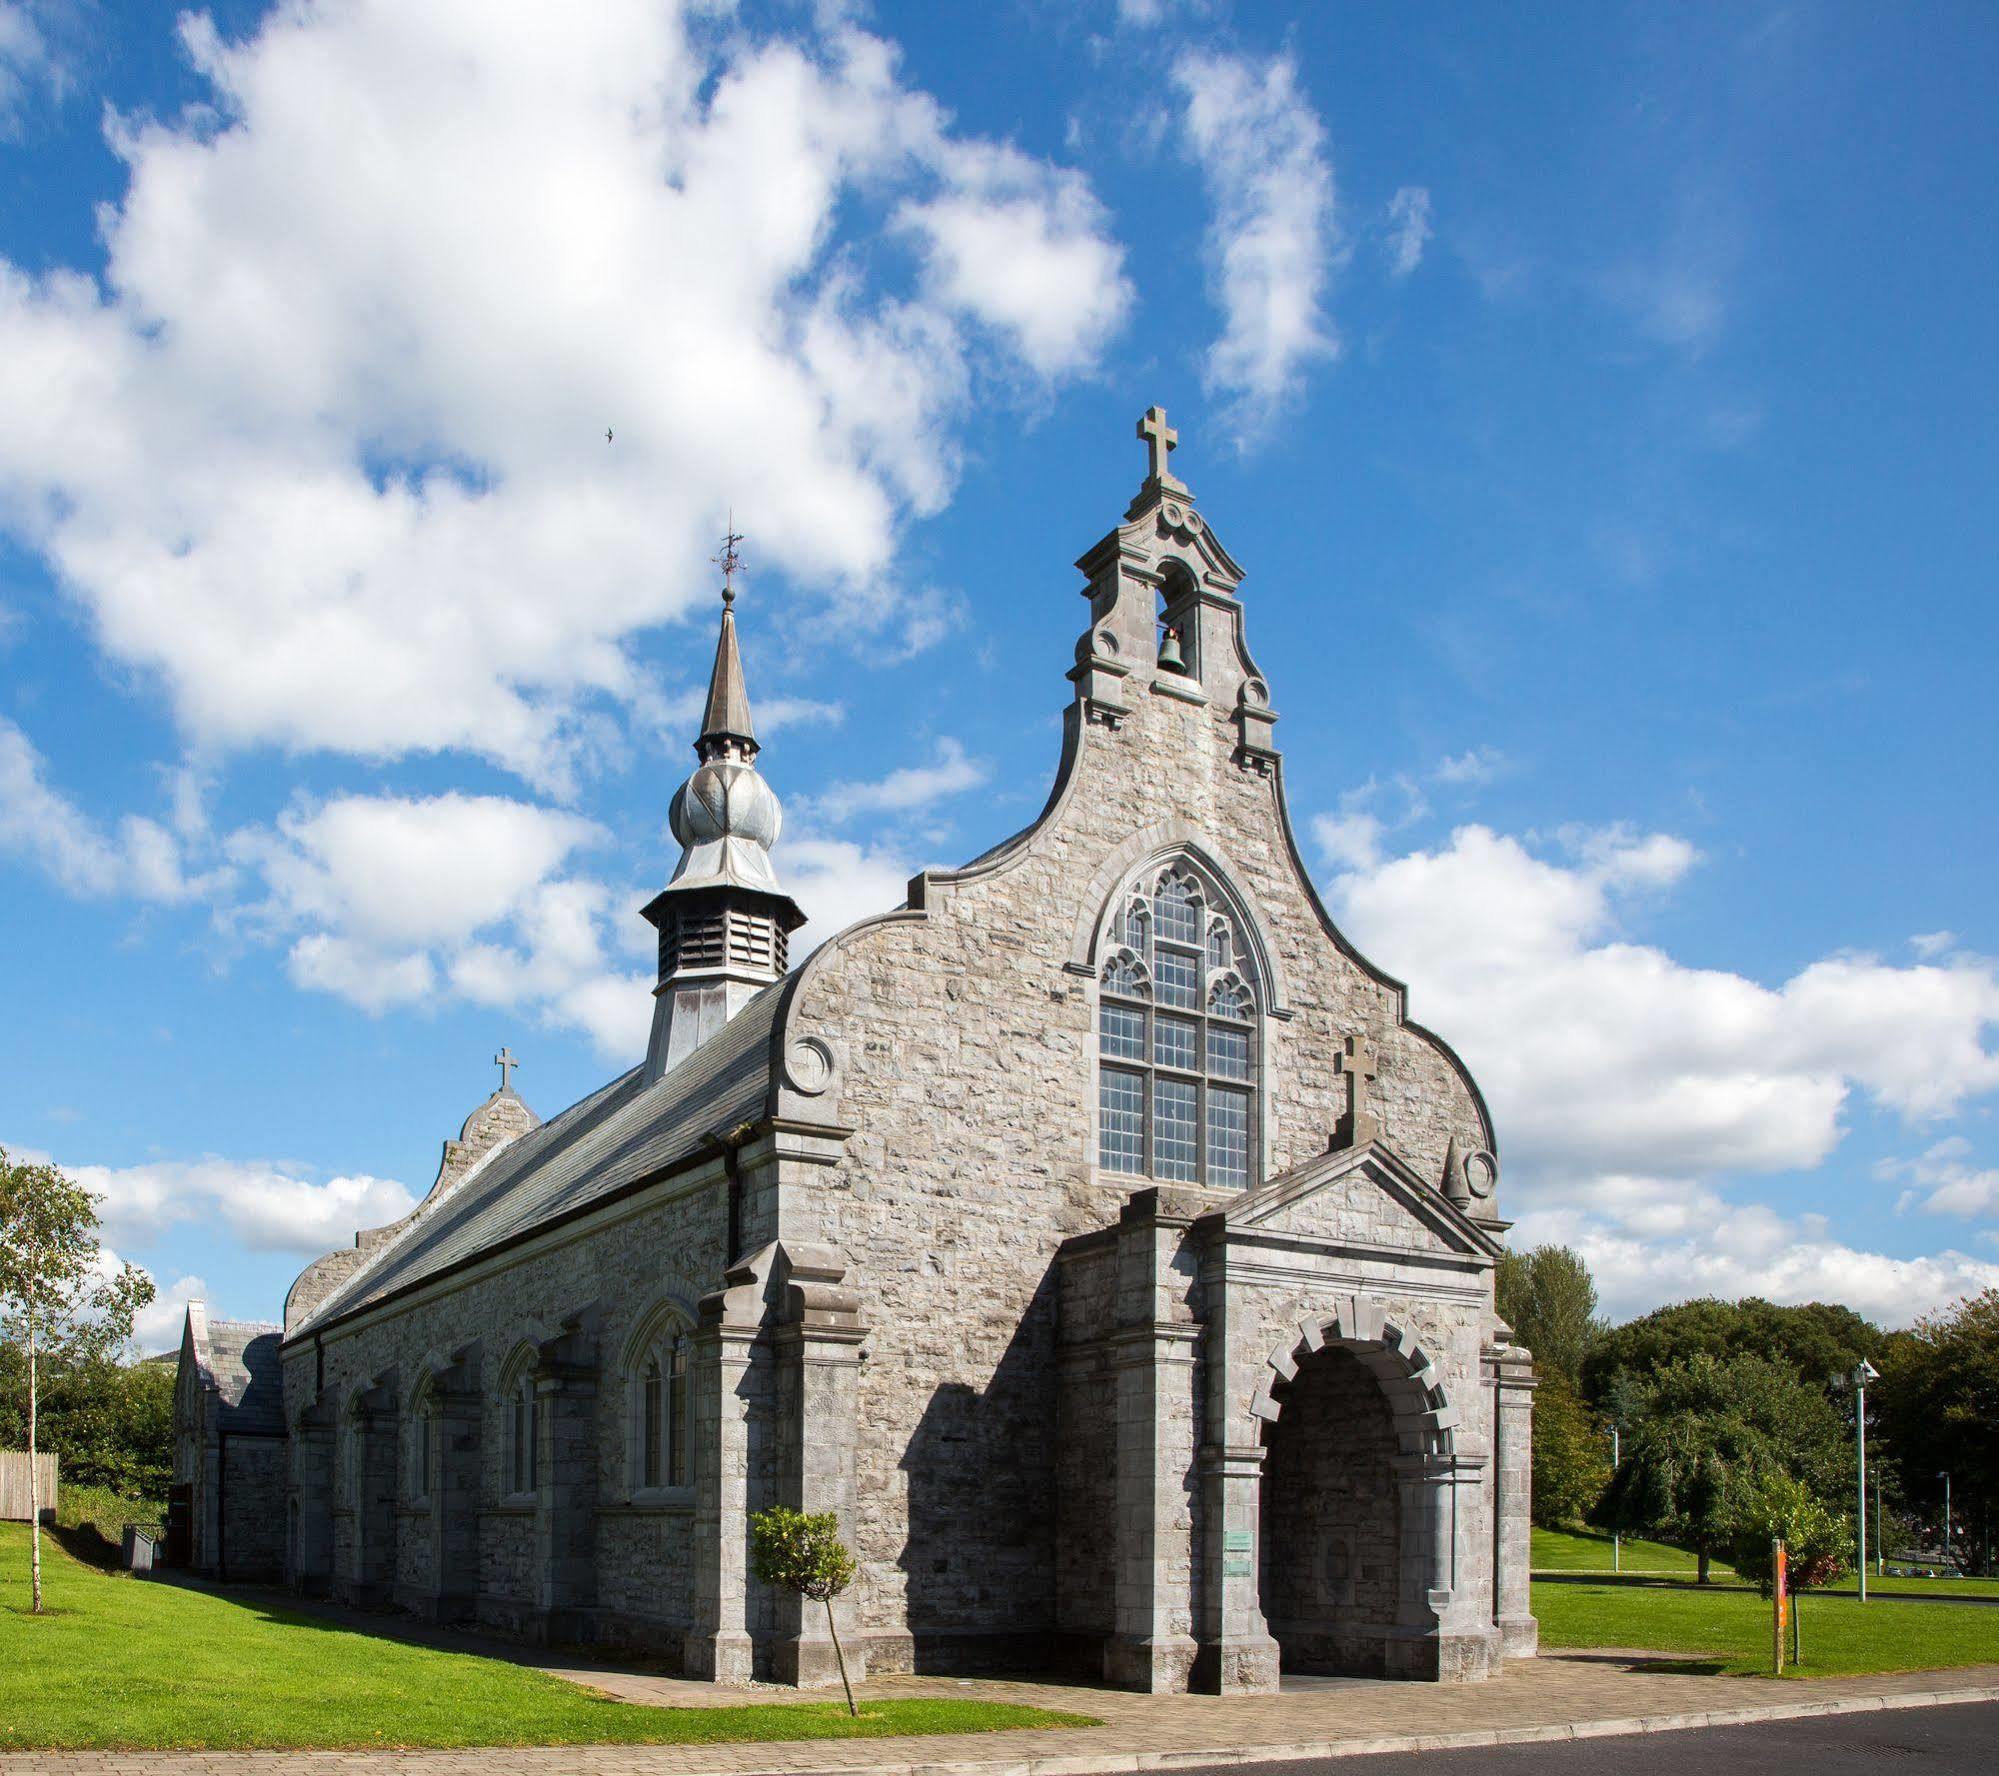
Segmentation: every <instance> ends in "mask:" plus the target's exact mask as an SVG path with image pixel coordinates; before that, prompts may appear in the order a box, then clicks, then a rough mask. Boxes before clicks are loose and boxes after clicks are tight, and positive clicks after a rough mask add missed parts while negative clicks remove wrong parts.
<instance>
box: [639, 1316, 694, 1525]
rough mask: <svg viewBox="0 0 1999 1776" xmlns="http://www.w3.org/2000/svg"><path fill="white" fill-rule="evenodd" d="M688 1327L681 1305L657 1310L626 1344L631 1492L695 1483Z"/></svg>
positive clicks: (654, 1490)
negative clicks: (690, 1436) (689, 1412)
mask: <svg viewBox="0 0 1999 1776" xmlns="http://www.w3.org/2000/svg"><path fill="white" fill-rule="evenodd" d="M689 1332H690V1327H689V1324H688V1321H687V1319H686V1316H685V1314H684V1313H683V1312H681V1311H680V1309H679V1308H678V1307H677V1306H664V1307H661V1308H657V1309H655V1310H654V1311H653V1312H652V1313H651V1314H649V1315H648V1316H647V1317H646V1318H645V1320H644V1321H643V1322H642V1323H641V1325H640V1327H639V1331H638V1333H637V1334H636V1336H635V1337H634V1338H633V1340H632V1342H631V1344H630V1346H629V1347H628V1348H627V1351H626V1356H625V1378H626V1394H627V1398H626V1414H625V1422H626V1427H627V1428H626V1436H625V1450H626V1476H625V1478H626V1483H627V1485H628V1486H629V1487H630V1488H631V1490H632V1491H633V1492H657V1491H661V1490H672V1489H676V1488H684V1487H687V1486H691V1485H692V1484H693V1479H694V1475H693V1467H692V1464H691V1462H690V1460H689V1456H690V1452H691V1446H690V1443H689V1439H688V1430H687V1372H688V1366H689V1361H690V1359H691V1357H692V1354H693V1353H692V1347H691V1345H690V1343H689Z"/></svg>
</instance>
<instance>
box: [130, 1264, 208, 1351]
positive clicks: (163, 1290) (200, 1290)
mask: <svg viewBox="0 0 1999 1776" xmlns="http://www.w3.org/2000/svg"><path fill="white" fill-rule="evenodd" d="M153 1286H154V1289H155V1291H156V1293H155V1294H154V1296H153V1299H152V1301H151V1302H150V1303H149V1304H148V1305H147V1306H145V1307H142V1308H141V1309H140V1310H139V1315H138V1318H137V1319H135V1320H134V1321H133V1322H132V1337H133V1339H134V1341H135V1342H136V1343H137V1344H138V1346H139V1349H140V1351H141V1352H143V1353H144V1354H145V1355H147V1356H151V1355H152V1354H153V1353H154V1352H156V1351H170V1350H178V1349H179V1348H180V1335H181V1329H182V1327H183V1325H184V1324H185V1322H186V1319H187V1304H188V1303H189V1302H190V1301H206V1300H207V1299H208V1284H207V1283H206V1282H205V1281H203V1280H202V1279H201V1278H200V1277H198V1276H184V1277H178V1278H176V1279H175V1280H174V1281H173V1282H171V1283H168V1284H166V1285H165V1286H164V1287H161V1285H160V1282H159V1279H158V1278H157V1277H156V1278H154V1280H153Z"/></svg>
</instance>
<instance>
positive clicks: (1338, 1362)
mask: <svg viewBox="0 0 1999 1776" xmlns="http://www.w3.org/2000/svg"><path fill="white" fill-rule="evenodd" d="M1273 1392H1274V1394H1275V1396H1276V1398H1277V1400H1278V1402H1279V1403H1280V1404H1281V1405H1282V1407H1283V1414H1282V1416H1281V1417H1278V1418H1275V1419H1272V1420H1269V1421H1267V1422H1266V1423H1265V1425H1264V1428H1263V1442H1264V1449H1265V1455H1264V1464H1263V1482H1262V1485H1263V1497H1262V1505H1261V1510H1260V1512H1259V1523H1260V1540H1261V1544H1262V1545H1261V1547H1260V1548H1259V1550H1258V1553H1259V1556H1260V1557H1259V1559H1258V1562H1257V1571H1258V1589H1259V1597H1258V1602H1259V1604H1260V1606H1261V1608H1262V1610H1263V1616H1264V1622H1265V1624H1266V1626H1267V1627H1268V1629H1269V1632H1270V1635H1271V1637H1272V1638H1273V1639H1274V1640H1275V1641H1276V1642H1277V1646H1278V1654H1279V1665H1280V1668H1281V1669H1282V1670H1283V1671H1285V1672H1286V1673H1293V1672H1311V1673H1338V1674H1343V1675H1353V1676H1368V1677H1379V1676H1382V1675H1385V1674H1386V1672H1387V1670H1388V1655H1387V1650H1386V1649H1387V1645H1388V1642H1389V1640H1390V1639H1391V1638H1392V1637H1393V1636H1394V1635H1395V1633H1396V1630H1397V1626H1398V1622H1399V1620H1400V1618H1401V1615H1402V1597H1403V1571H1404V1561H1403V1547H1404V1543H1405V1539H1406V1538H1405V1530H1404V1525H1403V1521H1402V1498H1401V1487H1400V1484H1399V1481H1398V1475H1397V1459H1396V1458H1397V1454H1398V1450H1399V1442H1398V1439H1397V1437H1396V1432H1395V1414H1394V1411H1393V1409H1392V1408H1391V1407H1390V1405H1389V1402H1388V1397H1387V1395H1386V1394H1385V1393H1384V1392H1383V1391H1382V1387H1381V1383H1380V1382H1379V1381H1378V1380H1377V1379H1376V1378H1375V1376H1374V1375H1373V1374H1372V1373H1371V1372H1370V1370H1369V1369H1368V1368H1367V1366H1366V1365H1365V1364H1364V1363H1362V1362H1361V1360H1360V1359H1359V1358H1358V1357H1357V1356H1355V1355H1354V1354H1353V1353H1352V1352H1350V1351H1347V1350H1344V1349H1342V1348H1340V1347H1339V1346H1337V1345H1329V1346H1326V1347H1325V1348H1323V1349H1321V1350H1318V1351H1315V1352H1312V1353H1310V1354H1309V1355H1307V1356H1306V1357H1305V1359H1304V1360H1303V1361H1302V1362H1301V1363H1300V1364H1299V1365H1298V1371H1297V1373H1296V1374H1295V1375H1294V1376H1292V1377H1291V1378H1290V1379H1289V1380H1288V1381H1281V1382H1279V1383H1278V1384H1277V1387H1276V1388H1275V1389H1274V1390H1273Z"/></svg>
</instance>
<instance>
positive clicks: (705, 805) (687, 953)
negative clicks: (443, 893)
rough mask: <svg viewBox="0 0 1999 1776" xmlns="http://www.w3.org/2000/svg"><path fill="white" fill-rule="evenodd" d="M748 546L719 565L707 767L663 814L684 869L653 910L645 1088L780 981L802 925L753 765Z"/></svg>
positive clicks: (702, 749)
mask: <svg viewBox="0 0 1999 1776" xmlns="http://www.w3.org/2000/svg"><path fill="white" fill-rule="evenodd" d="M740 540H741V539H740V538H737V537H734V536H733V535H732V536H731V537H730V539H729V542H728V544H726V545H725V546H724V549H723V553H722V557H721V559H722V564H723V580H722V633H721V635H720V637H719V638H718V639H717V641H716V643H715V670H714V672H713V674H712V675H711V676H710V678H709V681H708V706H707V709H706V711H705V712H704V714H703V716H702V721H701V734H700V737H699V738H698V739H697V740H696V741H695V742H694V750H695V752H696V754H697V755H698V756H699V757H700V760H701V762H700V764H698V765H697V766H696V767H695V768H694V774H693V775H692V776H691V777H689V778H688V779H687V781H686V782H685V783H683V784H682V785H681V786H680V788H679V789H678V790H677V791H676V792H675V794H674V797H673V805H672V807H671V809H670V810H669V812H668V816H667V820H668V824H669V825H670V826H671V827H672V829H673V836H674V837H675V838H676V839H677V840H679V841H680V846H681V853H680V862H679V864H678V865H677V866H676V868H675V869H674V872H673V879H672V880H671V881H669V882H668V883H667V885H666V886H665V887H664V888H663V889H661V890H660V892H659V893H658V894H656V895H655V896H654V897H653V899H652V901H651V903H650V904H649V905H648V906H647V907H646V909H645V916H646V918H647V919H649V920H651V922H652V923H653V925H654V926H655V927H656V928H657V929H658V931H659V985H658V986H657V987H656V988H654V990H653V993H654V997H653V1017H652V1041H651V1042H650V1044H648V1046H647V1050H646V1078H647V1080H648V1081H651V1080H654V1079H658V1078H659V1077H660V1076H661V1075H662V1074H664V1073H665V1072H667V1071H668V1070H669V1069H670V1068H672V1067H674V1066H677V1065H678V1064H679V1062H680V1061H681V1060H682V1059H684V1058H685V1057H686V1056H687V1055H690V1054H692V1053H693V1052H694V1050H695V1049H697V1048H699V1047H700V1046H701V1044H702V1043H704V1042H706V1041H707V1040H708V1038H709V1037H711V1036H713V1035H714V1034H715V1033H716V1032H717V1031H719V1030H720V1029H721V1028H722V1027H723V1025H725V1024H726V1023H727V1022H728V1021H729V1019H730V1018H732V1017H734V1016H735V1015H736V1013H737V1012H738V1011H740V1010H741V1009H742V1008H743V1007H744V1006H745V1005H747V1004H748V1003H749V1002H750V1000H752V999H753V998H755V997H756V995H757V994H758V993H760V992H761V991H762V990H763V989H764V988H765V987H767V986H769V985H770V983H771V982H772V981H775V980H780V979H782V978H783V976H784V973H785V971H786V969H787V968H788V967H789V966H790V954H789V950H790V937H791V933H792V932H794V931H796V930H797V929H798V927H799V926H801V925H802V924H804V923H805V915H804V914H803V913H802V912H800V911H799V908H798V903H797V902H796V901H794V900H793V899H792V898H791V897H790V896H789V895H787V894H786V893H785V892H784V890H783V889H782V888H780V887H779V886H778V881H777V874H776V872H775V871H774V870H773V869H772V868H771V860H770V853H771V847H772V846H773V845H775V844H776V843H777V836H778V833H779V831H780V830H781V829H782V827H783V824H784V816H783V810H782V809H781V808H780V807H779V805H778V799H777V796H776V794H775V793H774V792H773V791H772V789H771V787H770V785H769V784H768V783H766V782H765V781H764V780H763V775H762V773H761V772H759V771H758V770H757V767H756V756H757V752H758V750H759V748H758V746H757V736H756V728H755V725H754V724H753V723H752V721H751V720H750V697H749V692H748V691H747V690H746V689H745V688H744V685H743V661H742V655H741V653H740V652H739V651H738V649H737V646H736V613H735V609H734V605H735V602H736V589H735V581H734V576H735V568H736V565H737V557H736V554H735V544H736V543H737V542H738V541H740Z"/></svg>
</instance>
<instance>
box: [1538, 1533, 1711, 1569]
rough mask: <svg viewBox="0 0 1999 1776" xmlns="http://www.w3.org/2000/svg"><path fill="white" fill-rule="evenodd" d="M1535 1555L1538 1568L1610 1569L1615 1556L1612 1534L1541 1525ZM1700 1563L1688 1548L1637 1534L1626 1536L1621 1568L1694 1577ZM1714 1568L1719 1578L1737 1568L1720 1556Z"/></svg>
mask: <svg viewBox="0 0 1999 1776" xmlns="http://www.w3.org/2000/svg"><path fill="white" fill-rule="evenodd" d="M1531 1558H1532V1560H1533V1564H1534V1570H1535V1571H1536V1572H1606V1573H1607V1572H1609V1571H1610V1560H1611V1544H1610V1537H1609V1536H1607V1535H1599V1534H1598V1533H1597V1532H1596V1531H1595V1530H1593V1529H1584V1530H1567V1529H1537V1530H1535V1532H1534V1551H1533V1554H1532V1556H1531ZM1696 1565H1697V1563H1696V1561H1695V1559H1694V1557H1693V1556H1692V1555H1691V1554H1689V1553H1688V1552H1687V1551H1686V1549H1684V1548H1675V1547H1672V1546H1670V1545H1668V1544H1667V1543H1665V1542H1647V1541H1641V1540H1639V1539H1638V1538H1637V1537H1636V1536H1626V1537H1625V1538H1624V1553H1623V1561H1622V1567H1621V1570H1623V1571H1625V1572H1628V1573H1670V1574H1674V1575H1678V1574H1681V1573H1684V1574H1685V1575H1686V1576H1687V1577H1688V1578H1692V1577H1693V1575H1694V1571H1695V1568H1696ZM1712 1571H1713V1575H1714V1577H1716V1578H1717V1579H1723V1578H1733V1577H1734V1576H1735V1569H1734V1568H1733V1567H1732V1566H1729V1565H1728V1564H1727V1563H1726V1562H1724V1561H1720V1560H1717V1561H1715V1562H1714V1564H1713V1567H1712Z"/></svg>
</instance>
